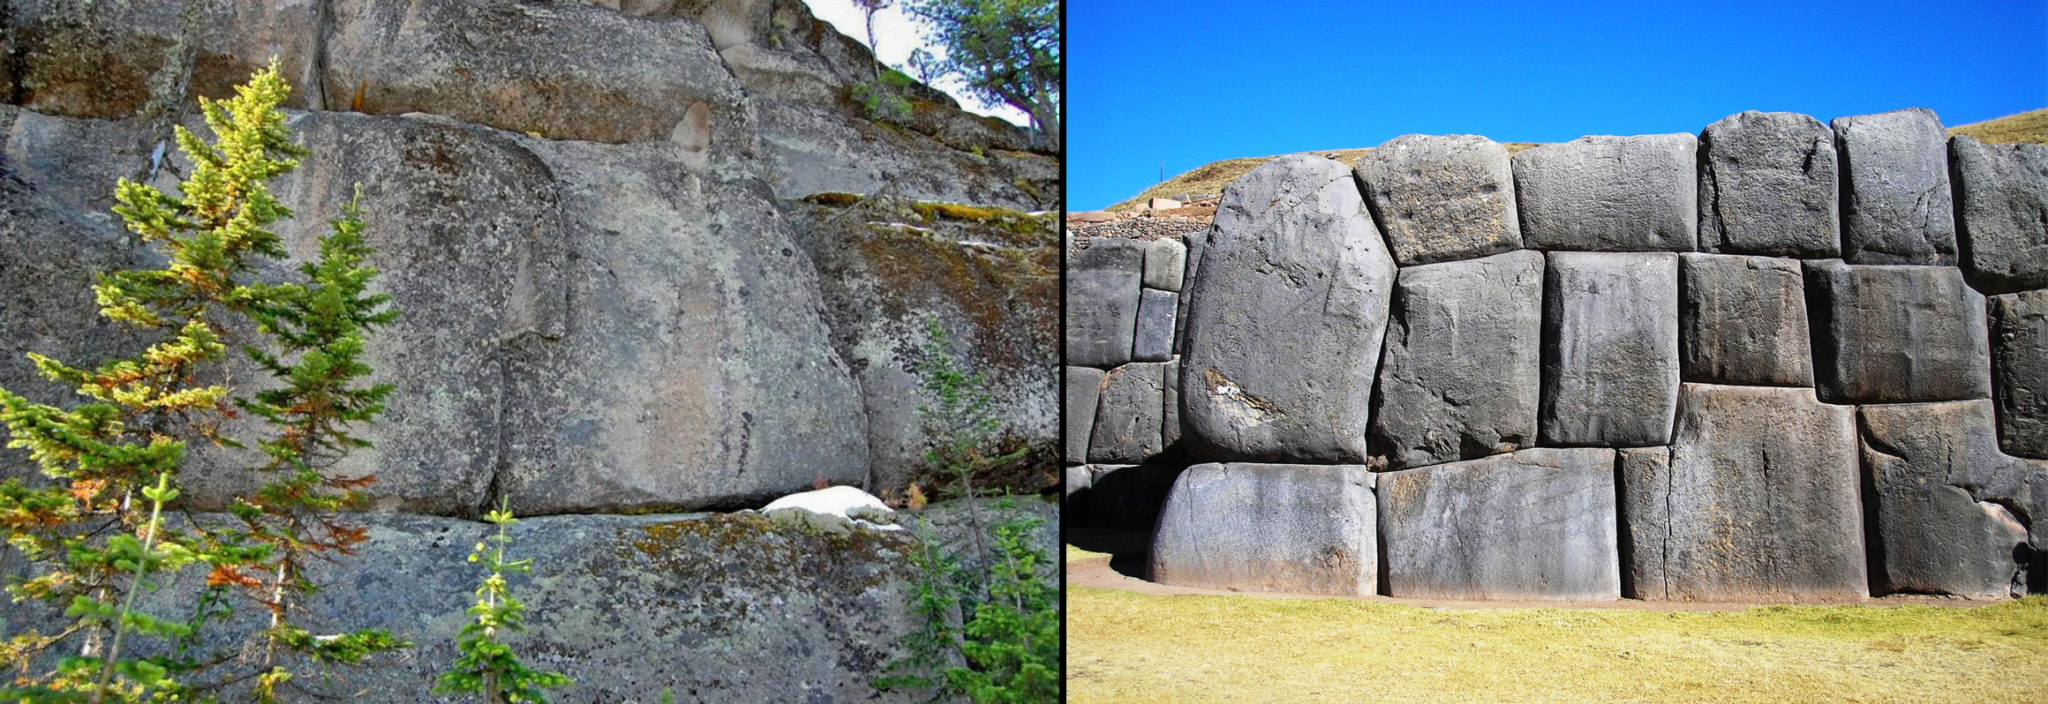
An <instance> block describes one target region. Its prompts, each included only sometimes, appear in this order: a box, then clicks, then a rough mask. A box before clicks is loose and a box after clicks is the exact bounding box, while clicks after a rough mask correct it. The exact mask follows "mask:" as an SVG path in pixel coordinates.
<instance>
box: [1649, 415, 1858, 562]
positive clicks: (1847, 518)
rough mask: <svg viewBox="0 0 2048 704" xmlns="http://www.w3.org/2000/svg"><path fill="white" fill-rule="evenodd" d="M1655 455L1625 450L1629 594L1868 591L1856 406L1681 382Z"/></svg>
mask: <svg viewBox="0 0 2048 704" xmlns="http://www.w3.org/2000/svg"><path fill="white" fill-rule="evenodd" d="M1660 459H1662V458H1661V457H1658V456H1656V455H1655V454H1653V453H1646V452H1643V451H1631V452H1629V453H1624V455H1623V462H1622V478H1621V482H1622V486H1623V488H1624V491H1623V492H1622V501H1623V506H1622V511H1621V515H1622V516H1623V520H1624V531H1625V533H1626V534H1627V538H1626V540H1625V542H1626V543H1628V544H1629V545H1631V546H1632V548H1633V549H1632V551H1631V552H1630V554H1629V567H1628V570H1629V576H1630V579H1629V580H1628V581H1629V584H1630V587H1631V589H1632V593H1631V594H1630V595H1629V596H1632V597H1635V598H1638V599H1654V600H1677V601H1749V600H1786V599H1856V598H1862V597H1864V596H1867V595H1868V593H1869V584H1868V581H1867V579H1866V576H1865V575H1866V572H1865V565H1864V553H1863V510H1862V506H1861V502H1860V501H1859V496H1858V491H1859V487H1860V482H1859V481H1858V478H1857V471H1856V422H1855V418H1854V417H1853V415H1852V409H1851V408H1849V407H1847V406H1831V405H1826V404H1822V403H1820V402H1819V401H1817V400H1816V399H1815V398H1814V396H1813V391H1812V390H1811V389H1790V388H1765V387H1754V386H1717V385H1709V384H1686V385H1685V386H1684V390H1683V392H1682V393H1681V394H1680V396H1679V408H1678V429H1677V433H1676V436H1675V437H1673V438H1672V442H1671V449H1670V455H1669V459H1668V462H1667V461H1659V460H1660ZM1646 547H1647V548H1649V549H1645V548H1646Z"/></svg>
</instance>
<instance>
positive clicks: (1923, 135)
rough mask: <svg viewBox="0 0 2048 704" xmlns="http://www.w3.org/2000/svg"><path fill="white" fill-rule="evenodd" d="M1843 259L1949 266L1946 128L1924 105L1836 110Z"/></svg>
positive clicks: (1952, 230)
mask: <svg viewBox="0 0 2048 704" xmlns="http://www.w3.org/2000/svg"><path fill="white" fill-rule="evenodd" d="M1833 125H1834V128H1835V149H1836V151H1837V152H1839V153H1840V154H1841V155H1842V258H1843V259H1845V260H1848V262H1849V263H1851V264H1926V265H1936V264H1939V265H1945V266H1954V265H1955V263H1956V227H1955V212H1954V206H1953V203H1954V199H1953V197H1952V195H1951V194H1950V192H1949V180H1948V132H1947V131H1945V130H1943V129H1942V127H1941V119H1940V118H1937V117H1935V116H1934V112H1933V111H1930V110H1928V109H1926V108H1908V109H1905V110H1894V111H1891V112H1886V113H1878V114H1876V115H1856V116H1852V117H1838V118H1835V120H1834V122H1833Z"/></svg>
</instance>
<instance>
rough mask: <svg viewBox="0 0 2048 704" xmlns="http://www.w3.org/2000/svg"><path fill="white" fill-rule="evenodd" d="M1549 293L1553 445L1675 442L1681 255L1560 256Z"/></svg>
mask: <svg viewBox="0 0 2048 704" xmlns="http://www.w3.org/2000/svg"><path fill="white" fill-rule="evenodd" d="M1524 153H1526V152H1524ZM1543 291H1544V295H1543V398H1542V406H1541V408H1540V410H1539V414H1538V420H1539V423H1540V426H1541V429H1542V439H1543V443H1544V444H1546V445H1565V446H1582V445H1599V446H1607V447H1631V446H1641V445H1662V444H1664V443H1665V442H1666V441H1668V440H1669V439H1670V435H1671V415H1672V409H1673V407H1674V404H1675V403H1676V402H1677V397H1678V378H1679V369H1678V255H1676V254H1611V253H1590V252H1552V253H1550V255H1549V268H1548V271H1547V272H1546V274H1545V275H1544V278H1543Z"/></svg>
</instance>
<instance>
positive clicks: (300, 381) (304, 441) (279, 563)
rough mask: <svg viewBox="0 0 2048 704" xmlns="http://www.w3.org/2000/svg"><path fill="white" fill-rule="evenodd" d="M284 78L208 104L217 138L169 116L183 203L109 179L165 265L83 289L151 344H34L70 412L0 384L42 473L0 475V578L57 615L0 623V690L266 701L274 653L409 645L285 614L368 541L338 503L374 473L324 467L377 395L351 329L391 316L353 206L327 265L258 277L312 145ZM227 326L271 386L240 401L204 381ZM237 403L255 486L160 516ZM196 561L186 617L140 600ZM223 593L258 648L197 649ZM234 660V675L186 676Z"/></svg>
mask: <svg viewBox="0 0 2048 704" xmlns="http://www.w3.org/2000/svg"><path fill="white" fill-rule="evenodd" d="M289 92H290V87H289V86H287V85H286V84H285V82H284V80H283V79H282V78H280V77H279V76H278V71H277V66H276V64H275V63H273V64H272V65H271V67H270V68H269V69H267V70H264V71H261V72H258V73H257V74H256V75H255V76H254V77H252V78H251V79H250V82H249V83H248V84H247V85H244V86H240V87H238V88H237V89H236V95H235V97H233V98H230V99H227V100H223V101H213V100H207V99H201V101H200V108H201V111H202V112H203V114H204V117H205V119H206V123H207V125H208V126H209V127H210V128H212V131H213V132H214V134H215V135H216V141H215V142H214V143H208V142H206V141H203V140H201V139H200V138H199V137H197V136H196V135H194V134H192V133H191V132H190V131H188V130H186V129H185V128H184V127H182V126H180V127H177V128H176V130H175V136H176V140H177V143H178V146H179V149H180V150H181V151H183V152H184V154H185V156H186V157H187V158H188V159H189V160H190V161H191V163H192V173H191V176H190V177H189V178H187V179H185V180H184V182H183V183H181V184H180V187H179V188H178V192H179V193H181V194H182V196H178V197H173V196H171V195H168V194H166V193H164V192H162V191H160V190H158V189H156V188H154V187H151V186H148V185H145V184H140V183H134V182H130V181H127V180H125V179H124V180H122V181H121V182H120V184H119V186H118V188H117V190H116V193H115V195H116V199H117V201H118V202H119V205H117V206H116V207H115V208H114V211H115V212H116V213H117V214H119V215H120V216H121V218H122V219H123V221H125V223H126V224H127V227H128V229H129V231H131V232H132V233H134V234H135V235H136V236H138V237H139V238H140V240H141V242H143V243H144V244H146V245H149V246H152V247H154V248H156V249H157V251H158V252H160V253H161V254H162V255H163V256H164V259H165V264H164V265H163V266H162V267H161V268H155V269H134V270H123V271H115V272H111V273H107V274H103V275H101V276H100V279H99V282H98V284H97V285H95V286H94V288H93V290H94V293H95V295H96V296H97V298H98V301H99V304H100V314H101V315H102V316H103V317H105V318H107V319H109V320H112V321H115V322H118V323H124V324H127V325H129V326H131V327H133V328H135V329H137V330H138V333H139V334H140V335H142V336H145V338H146V339H151V340H152V341H151V343H150V344H149V345H148V347H147V348H146V349H145V350H144V351H143V352H142V353H141V354H139V355H137V356H136V357H133V358H129V359H119V360H113V361H109V362H106V363H103V364H101V365H99V366H97V367H94V368H85V367H74V366H71V365H68V364H65V363H63V362H60V361H58V360H55V359H52V358H50V357H46V356H42V355H37V354H31V355H29V356H30V358H31V359H32V360H33V361H34V362H35V364H36V367H37V369H38V370H39V371H40V372H41V373H42V374H43V376H45V377H47V378H49V379H50V380H52V381H56V382H60V383H64V384H67V385H70V386H72V387H73V388H75V389H76V390H77V393H78V394H79V395H81V396H83V397H85V398H86V399H88V401H87V402H85V403H81V404H79V405H77V406H76V407H73V408H70V409H64V408H59V407H56V406H51V405H46V404H40V403H35V402H32V401H30V400H29V399H27V398H25V397H23V396H21V395H19V394H16V393H14V392H11V391H8V390H5V389H0V423H4V425H5V427H6V429H7V431H8V434H9V436H10V438H11V439H10V440H9V443H8V446H9V447H15V448H22V449H25V450H27V451H28V454H29V457H30V459H32V460H33V461H34V462H35V463H36V465H37V466H38V468H39V469H40V470H41V472H42V474H43V475H44V476H45V477H46V478H47V480H48V481H47V482H43V483H42V484H43V485H41V486H33V487H32V486H28V485H25V484H23V483H21V482H20V481H18V480H8V481H6V482H0V531H5V534H6V538H7V542H8V544H9V545H10V546H12V547H13V548H14V549H15V550H16V551H18V553H19V554H20V555H21V556H22V557H25V558H26V559H27V561H28V563H29V564H28V570H27V572H28V574H27V576H26V577H23V578H18V579H13V580H12V581H11V583H10V584H8V586H7V590H8V592H9V595H10V596H11V597H12V600H13V601H14V602H15V603H16V604H20V603H22V602H30V601H40V602H44V603H46V604H50V605H53V606H57V607H61V608H63V609H64V614H65V617H66V618H68V619H70V621H71V622H70V624H69V625H68V626H67V627H66V628H64V629H62V630H60V631H59V632H57V633H53V634H42V633H39V632H36V631H33V630H30V631H27V632H23V633H16V634H10V635H9V637H8V639H7V641H6V643H5V644H4V645H0V658H4V660H5V662H6V663H7V664H8V665H9V666H10V669H11V670H13V671H14V672H15V673H17V674H16V676H15V677H14V679H12V680H11V681H8V682H5V683H0V697H4V698H7V699H28V700H45V701H64V700H75V701H90V702H101V701H108V700H113V701H141V700H151V701H169V700H177V701H184V700H189V699H195V698H205V697H210V696H213V694H212V693H213V692H214V691H216V690H218V689H220V688H222V687H225V686H227V685H228V684H229V683H234V682H249V683H252V684H253V686H254V691H253V692H252V694H253V696H254V697H255V698H257V699H259V700H263V701H269V700H272V699H273V698H275V696H276V688H277V687H278V685H280V684H283V683H285V682H287V681H289V680H290V679H291V677H292V673H291V671H290V670H289V669H288V668H287V667H286V666H285V664H284V661H285V660H286V659H288V658H296V659H298V660H301V661H306V662H311V663H316V664H355V663H359V662H361V661H362V660H363V659H365V658H367V657H369V656H370V655H373V654H376V653H381V652H386V651H390V650H395V649H399V648H403V647H407V646H408V645H409V644H407V643H404V642H402V641H399V640H398V639H396V638H393V637H392V636H391V635H390V634H389V633H386V632H383V631H357V632H352V633H342V634H329V635H320V636H315V635H313V634H312V633H310V632H309V631H307V630H306V629H304V628H302V627H300V626H299V625H297V622H296V621H295V619H296V617H297V616H298V614H297V612H296V609H295V608H294V605H295V603H296V602H297V601H298V600H299V599H300V598H301V597H303V596H304V595H305V594H307V593H309V592H311V591H312V590H314V589H315V588H317V585H315V584H313V583H312V582H311V581H310V580H309V579H308V578H307V577H306V574H305V571H304V568H305V566H306V565H307V563H308V562H309V561H311V560H325V559H332V557H331V556H332V555H334V554H346V553H348V551H349V550H350V548H351V547H353V546H354V545H356V544H359V543H361V542H362V541H363V540H365V539H366V538H367V535H366V533H365V532H364V531H363V530H362V529H361V528H358V527H354V526H351V525H348V524H346V523H345V522H342V521H339V520H336V519H335V517H334V513H335V511H336V510H337V509H339V508H341V507H343V506H345V505H348V504H351V503H353V502H356V501H358V500H360V494H359V492H360V489H361V488H362V487H363V486H365V485H367V484H368V483H369V482H370V481H373V480H372V479H370V478H359V479H348V478H342V477H339V476H335V475H332V474H329V473H328V472H327V471H326V470H327V468H328V467H330V466H331V465H332V463H333V462H334V461H335V460H337V459H339V458H340V457H341V456H343V455H345V454H347V453H348V452H349V451H350V450H352V449H355V448H360V447H367V446H368V445H369V443H368V442H366V441H364V440H362V439H360V438H358V437H355V436H354V435H352V434H350V432H349V429H350V427H351V426H352V425H354V424H359V423H367V422H370V421H372V420H374V419H375V417H376V416H377V415H379V414H381V413H382V412H383V410H384V399H385V398H386V397H387V396H389V394H390V393H391V388H390V387H389V386H388V385H364V384H363V381H362V380H363V377H365V376H367V375H368V374H369V373H370V371H371V370H370V368H369V367H368V366H367V365H366V364H364V363H363V362H362V359H361V358H362V354H363V350H364V341H365V339H366V336H367V334H368V332H369V330H370V329H372V328H374V327H376V326H380V325H383V324H386V323H389V322H390V321H391V320H393V319H394V318H395V317H396V313H395V312H393V311H392V310H390V308H389V307H388V302H389V301H388V299H387V298H386V297H385V296H382V295H373V294H369V293H367V291H368V287H369V283H370V281H371V279H372V278H373V277H374V276H375V275H376V270H375V269H372V268H370V267H368V266H367V265H365V264H364V261H365V260H366V259H367V258H368V256H369V254H370V249H369V247H368V245H367V244H366V243H365V242H364V240H363V238H362V231H363V222H362V218H361V211H360V209H359V207H358V206H357V202H356V201H351V202H350V203H348V204H346V205H344V206H343V208H342V215H341V217H340V218H339V219H337V220H335V221H334V222H333V229H332V231H331V232H329V233H328V234H326V235H323V236H322V237H321V238H320V242H319V246H320V254H319V258H318V259H317V260H315V261H313V262H311V263H308V264H306V265H305V266H304V267H302V269H301V273H302V274H303V275H304V277H305V282H304V283H274V282H270V281H265V280H263V279H262V278H261V277H259V276H258V274H257V271H258V268H259V264H260V262H261V260H263V259H266V258H268V259H280V258H283V257H284V256H285V249H284V244H283V242H282V240H281V239H280V238H279V237H278V236H277V235H276V234H275V233H273V232H271V231H270V230H269V229H267V228H268V227H269V226H270V225H271V224H273V223H275V222H277V221H279V220H281V219H284V218H288V217H291V215H292V213H291V211H290V209H288V208H286V207H285V206H284V205H283V204H282V203H279V202H278V201H277V200H276V199H275V198H274V197H272V196H271V194H270V191H269V188H268V187H267V185H266V182H267V181H269V180H271V179H275V178H277V177H279V176H282V175H284V174H286V173H288V172H290V171H291V170H292V169H293V168H295V167H296V166H297V165H298V160H299V159H300V158H304V157H305V156H307V152H306V150H305V148H304V147H302V146H300V145H298V144H297V143H295V142H294V141H292V134H291V131H290V130H289V129H288V128H287V127H286V126H285V117H284V113H282V112H281V111H279V110H278V109H277V106H278V105H279V104H280V103H281V102H283V100H284V98H285V96H286V95H287V94H288V93H289ZM358 200H359V198H358ZM236 320H241V321H250V322H254V323H255V324H256V325H255V326H256V328H257V330H258V335H259V337H258V338H257V339H252V340H248V341H247V343H246V344H242V345H240V347H241V349H242V351H243V352H244V353H245V354H246V355H248V356H249V358H250V359H252V360H253V361H254V362H255V363H256V364H257V365H258V366H259V367H261V368H262V369H264V370H265V371H267V372H268V373H269V375H270V376H271V377H272V378H273V380H274V382H275V384H274V387H273V388H272V389H270V390H266V391H263V392H261V393H256V394H253V395H247V394H241V393H239V392H238V391H237V390H236V389H232V388H229V387H228V386H225V385H222V384H206V383H201V382H200V381H199V380H200V379H202V378H205V376H206V374H207V373H209V372H210V371H211V370H216V369H217V368H218V367H219V366H220V364H221V363H222V362H223V360H224V358H225V357H226V355H227V350H228V347H229V344H228V343H229V341H230V339H231V337H232V335H231V332H230V331H231V329H232V326H231V325H230V323H231V322H232V321H236ZM238 412H246V413H248V414H250V415H253V416H255V417H256V418H258V419H260V420H262V421H263V423H262V426H263V427H264V428H265V429H266V431H267V434H266V435H265V436H263V437H261V438H258V439H256V440H255V443H254V444H255V446H256V447H257V448H259V449H261V451H262V453H263V456H264V457H265V458H266V461H264V462H263V463H262V464H261V465H260V466H257V467H253V468H251V469H254V470H256V471H257V472H259V473H260V474H261V475H262V476H263V477H265V478H266V481H265V483H264V485H263V486H262V487H261V488H260V489H259V490H257V491H256V492H254V493H252V494H249V495H244V496H240V497H237V498H236V499H235V500H234V503H233V506H232V509H231V511H230V513H231V515H232V518H231V519H229V520H225V521H223V520H219V519H208V518H206V517H199V516H188V517H187V520H184V521H180V522H178V523H177V524H176V525H172V524H170V523H169V522H167V521H165V520H164V519H163V510H164V508H165V507H166V506H167V505H171V504H173V503H174V502H175V501H176V499H177V496H178V493H179V492H178V489H177V486H178V483H179V482H178V475H179V473H180V472H181V471H186V470H187V469H188V468H186V467H185V466H184V464H185V462H184V460H185V458H186V448H187V447H188V445H189V443H192V442H195V441H197V442H211V443H213V444H216V445H220V446H223V447H244V446H245V445H244V443H243V442H242V441H240V440H237V439H234V438H230V437H227V436H225V435H223V434H222V433H221V430H220V423H221V421H222V419H224V418H227V417H230V416H232V415H235V414H237V413H238ZM222 469H225V468H222ZM192 471H198V470H192ZM188 567H203V568H205V569H206V577H205V580H204V586H203V587H201V588H200V589H199V590H198V591H197V592H196V593H195V594H194V595H193V596H192V597H191V600H190V602H189V603H187V604H184V605H183V606H186V607H188V608H189V612H188V613H187V614H185V615H183V616H182V617H173V616H168V615H161V614H152V613H147V612H145V611H143V610H142V609H140V608H139V607H138V606H137V596H138V595H139V594H140V593H142V592H144V591H150V590H155V589H158V588H160V587H161V586H162V585H163V584H165V583H166V582H167V581H168V580H169V579H170V578H171V577H173V576H175V575H176V574H177V573H178V572H180V571H181V570H183V569H185V568H188ZM237 603H244V604H254V605H255V606H257V607H258V608H261V609H263V610H265V611H267V612H268V613H269V616H270V618H269V625H268V627H267V628H266V629H264V630H263V631H262V632H261V633H260V636H261V637H262V638H263V640H264V641H265V644H264V647H263V648H262V652H261V655H260V658H245V657H238V656H234V655H232V654H228V653H216V652H200V651H199V644H200V643H201V640H200V638H199V634H200V632H201V630H202V629H203V628H204V627H205V626H206V625H208V624H209V623H212V622H221V621H225V620H226V619H227V618H228V617H229V616H231V615H232V614H233V612H234V605H235V604H237ZM10 608H17V607H14V606H10ZM137 639H142V640H145V641H148V643H149V646H150V647H147V648H144V647H141V645H142V644H140V643H136V640H137ZM130 646H134V647H130ZM74 647H75V650H68V649H69V648H74ZM60 652H75V653H76V655H70V656H64V657H61V658H58V659H57V660H56V662H57V664H56V666H55V669H54V670H51V671H47V672H41V673H35V672H34V671H35V670H36V669H37V668H36V667H35V666H34V664H35V663H37V662H47V661H48V660H49V658H50V657H51V656H53V655H55V654H57V653H60ZM136 653H146V654H144V655H137V654H136ZM227 666H237V667H240V668H242V669H244V670H246V672H245V673H243V674H223V675H221V676H219V677H215V678H214V679H212V680H211V681H210V682H207V683H195V681H194V679H193V678H194V676H195V675H196V674H197V673H199V672H201V671H204V670H211V669H214V668H224V669H225V668H227Z"/></svg>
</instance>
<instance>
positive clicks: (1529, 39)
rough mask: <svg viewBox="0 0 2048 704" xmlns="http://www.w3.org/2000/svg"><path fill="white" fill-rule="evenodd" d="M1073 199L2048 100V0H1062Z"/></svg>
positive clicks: (2018, 107)
mask: <svg viewBox="0 0 2048 704" xmlns="http://www.w3.org/2000/svg"><path fill="white" fill-rule="evenodd" d="M1067 8H1068V9H1067V56H1068V68H1067V90H1068V93H1067V95H1068V104H1067V105H1068V107H1067V111H1068V127H1067V139H1068V143H1067V156H1068V164H1067V194H1068V200H1069V203H1068V205H1069V207H1070V208H1071V209H1073V210H1087V209H1093V208H1101V207H1104V206H1108V205H1110V204H1113V203H1115V202H1117V201H1120V200H1123V199H1125V198H1128V197H1130V196H1133V195H1136V194H1137V193H1138V192H1139V191H1141V190H1143V189H1145V188H1146V187H1148V186H1151V185H1152V184H1154V183H1155V182H1157V181H1158V178H1159V171H1160V164H1161V162H1164V163H1165V171H1166V175H1167V177H1169V178H1170V177H1172V176H1173V175H1174V174H1177V173H1180V172H1182V171H1186V170H1188V169H1192V168H1194V167H1196V166H1200V165H1202V164H1204V163H1207V162H1210V161H1215V160H1217V159H1226V158H1231V157H1241V156H1264V155H1270V154H1285V153H1290V152H1300V151H1308V150H1314V149H1340V148H1352V147H1371V146H1377V145H1378V144H1380V143H1381V142H1384V141H1386V140H1388V139H1392V138H1394V137H1396V136H1400V135H1403V134H1410V133H1424V134H1481V135H1486V136H1488V137H1491V138H1493V139H1495V140H1497V141H1502V142H1554V141H1564V140H1569V139H1573V138H1576V137H1579V136H1581V135H1587V134H1620V135H1629V134H1655V133H1663V132H1690V133H1695V134H1697V133H1698V132H1699V130H1700V129H1701V128H1703V127H1705V126H1706V125H1707V124H1708V123H1711V122H1713V121H1714V120H1718V119H1720V118H1722V117H1724V116H1727V115H1730V114H1733V113H1737V112H1741V111H1743V110H1765V111H1772V110H1785V111H1792V112H1802V113H1806V114H1808V115H1812V116H1814V117H1817V118H1820V119H1821V120H1822V121H1826V120H1829V119H1832V118H1835V117H1840V116H1843V115H1859V114H1864V113H1872V112H1883V111H1886V110H1893V109H1897V108H1903V107H1911V106H1919V107H1926V108H1929V109H1932V110H1934V111H1935V113H1936V114H1938V115H1940V116H1941V119H1942V122H1943V123H1944V124H1948V125H1959V124H1964V123H1969V122H1977V121H1980V120H1986V119H1990V118H1994V117H2000V116H2004V115H2009V114H2012V113H2016V112H2023V111H2027V110H2032V109H2036V108H2041V107H2048V2H2042V1H2041V0H2028V1H2024V2H2012V1H2007V2H1974V1H1969V0H1963V1H1959V2H1925V3H1887V2H1882V1H1872V2H1859V3H1820V2H1814V3H1809V2H1801V1H1800V0H1775V1H1772V2H1747V1H1742V2H1713V1H1708V2H1698V1H1697V0H1696V1H1694V2H1689V3H1671V4H1662V3H1656V2H1642V1H1638V2H1600V3H1578V4H1570V5H1566V4H1560V3H1550V2H1542V1H1540V0H1536V1H1524V2H1511V3H1509V2H1466V3H1459V2H1418V3H1383V2H1367V1H1363V0H1352V1H1346V2H1291V1H1286V0H1266V1H1264V2H1243V1H1239V2H1208V1H1206V0H1189V1H1187V2H1175V3H1139V2H1128V1H1122V0H1068V5H1067Z"/></svg>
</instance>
